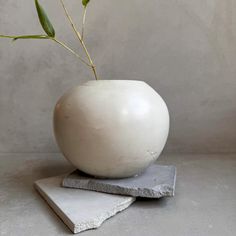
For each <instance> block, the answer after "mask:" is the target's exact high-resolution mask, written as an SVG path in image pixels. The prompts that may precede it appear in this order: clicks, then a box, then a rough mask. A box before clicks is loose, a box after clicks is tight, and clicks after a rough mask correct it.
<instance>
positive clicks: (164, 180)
mask: <svg viewBox="0 0 236 236" xmlns="http://www.w3.org/2000/svg"><path fill="white" fill-rule="evenodd" d="M175 180H176V168H175V167H174V166H163V165H156V164H154V165H152V166H150V167H149V168H148V169H147V170H146V171H145V172H143V173H142V174H141V175H138V176H135V177H132V178H125V179H97V178H93V177H91V176H89V175H86V174H84V173H82V172H80V171H79V170H76V171H74V172H72V173H71V174H69V175H67V176H66V177H65V178H64V179H63V181H62V186H63V187H68V188H79V189H87V190H93V191H99V192H105V193H113V194H122V195H130V196H134V197H146V198H160V197H165V196H174V191H175Z"/></svg>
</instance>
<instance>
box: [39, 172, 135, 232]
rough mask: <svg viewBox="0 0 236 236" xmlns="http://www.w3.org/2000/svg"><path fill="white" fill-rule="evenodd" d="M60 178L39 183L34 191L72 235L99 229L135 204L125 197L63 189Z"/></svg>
mask: <svg viewBox="0 0 236 236" xmlns="http://www.w3.org/2000/svg"><path fill="white" fill-rule="evenodd" d="M63 177H64V176H58V177H52V178H47V179H42V180H38V181H36V182H35V187H36V189H37V190H38V191H39V193H40V194H41V195H42V196H43V198H44V199H45V200H46V201H47V203H48V204H49V205H50V206H51V207H52V209H53V210H54V211H55V212H56V214H57V215H58V216H59V217H60V218H61V219H62V221H63V222H64V223H65V224H66V225H67V226H68V227H69V228H70V230H71V231H72V232H73V233H79V232H81V231H85V230H88V229H94V228H98V227H99V226H100V225H101V224H102V223H103V221H105V220H106V219H108V218H110V217H111V216H114V215H115V214H116V213H118V212H120V211H122V210H124V209H125V208H127V207H128V206H129V205H130V204H132V202H133V201H134V200H135V198H133V197H127V196H120V195H113V194H106V193H98V192H92V191H86V190H80V189H68V188H62V187H61V182H62V179H63Z"/></svg>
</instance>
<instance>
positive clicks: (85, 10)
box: [81, 7, 87, 40]
mask: <svg viewBox="0 0 236 236" xmlns="http://www.w3.org/2000/svg"><path fill="white" fill-rule="evenodd" d="M86 12H87V7H84V13H83V22H82V32H81V39H82V40H83V38H84V28H85V19H86Z"/></svg>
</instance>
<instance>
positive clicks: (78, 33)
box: [60, 0, 98, 80]
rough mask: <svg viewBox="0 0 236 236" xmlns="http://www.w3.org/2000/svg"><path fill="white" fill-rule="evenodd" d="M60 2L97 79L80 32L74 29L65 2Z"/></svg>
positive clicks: (96, 77) (61, 0)
mask: <svg viewBox="0 0 236 236" xmlns="http://www.w3.org/2000/svg"><path fill="white" fill-rule="evenodd" d="M60 2H61V5H62V7H63V9H64V11H65V14H66V17H67V19H68V20H69V22H70V24H71V26H72V29H73V30H74V32H75V34H76V36H77V38H78V39H79V41H80V43H81V45H82V47H83V49H84V51H85V53H86V56H87V58H88V60H89V62H90V65H91V68H92V71H93V73H94V76H95V79H96V80H98V76H97V73H96V67H95V65H94V64H93V61H92V59H91V56H90V54H89V52H88V50H87V48H86V46H85V43H84V41H83V40H82V37H81V35H80V32H79V31H78V30H77V29H76V27H75V24H74V22H73V20H72V18H71V16H70V15H69V12H68V11H67V8H66V6H65V4H64V1H63V0H60Z"/></svg>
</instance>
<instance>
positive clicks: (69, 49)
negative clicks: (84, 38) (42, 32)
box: [50, 38, 91, 67]
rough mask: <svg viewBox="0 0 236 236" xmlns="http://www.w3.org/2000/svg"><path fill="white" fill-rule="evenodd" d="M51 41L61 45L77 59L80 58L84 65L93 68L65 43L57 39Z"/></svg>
mask: <svg viewBox="0 0 236 236" xmlns="http://www.w3.org/2000/svg"><path fill="white" fill-rule="evenodd" d="M50 39H51V40H53V41H55V42H56V43H58V44H60V45H61V46H62V47H64V48H65V49H66V50H68V51H69V52H71V53H72V54H74V55H75V56H76V57H77V58H79V59H80V60H81V61H82V62H83V63H84V64H86V65H87V66H89V67H91V65H90V64H89V63H87V62H86V61H85V60H84V59H83V58H82V57H81V56H80V55H79V54H77V53H76V52H75V51H74V50H72V49H71V48H70V47H68V46H67V45H66V44H65V43H63V42H61V41H59V40H58V39H56V38H50Z"/></svg>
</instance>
